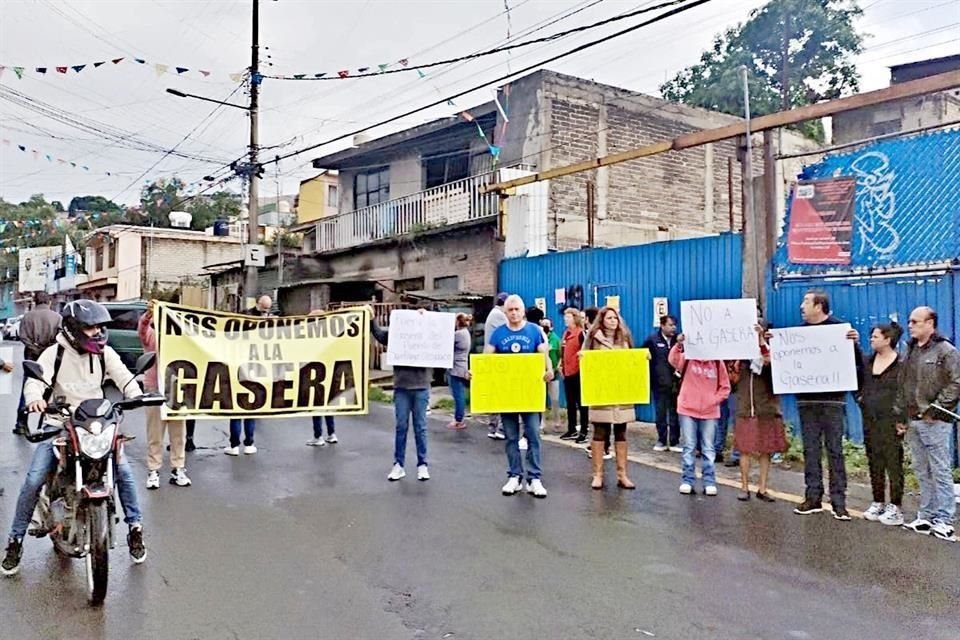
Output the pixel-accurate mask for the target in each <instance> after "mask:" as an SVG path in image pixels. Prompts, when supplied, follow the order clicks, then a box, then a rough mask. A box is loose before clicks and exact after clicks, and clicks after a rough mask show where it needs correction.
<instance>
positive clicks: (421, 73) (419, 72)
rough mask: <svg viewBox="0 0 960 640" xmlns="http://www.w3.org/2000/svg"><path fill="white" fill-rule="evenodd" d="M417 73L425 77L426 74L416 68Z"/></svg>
mask: <svg viewBox="0 0 960 640" xmlns="http://www.w3.org/2000/svg"><path fill="white" fill-rule="evenodd" d="M417 75H418V76H420V77H421V78H426V77H427V74H425V73H424V72H423V71H421V70H420V69H417Z"/></svg>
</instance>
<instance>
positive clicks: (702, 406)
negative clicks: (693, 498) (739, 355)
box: [668, 334, 730, 496]
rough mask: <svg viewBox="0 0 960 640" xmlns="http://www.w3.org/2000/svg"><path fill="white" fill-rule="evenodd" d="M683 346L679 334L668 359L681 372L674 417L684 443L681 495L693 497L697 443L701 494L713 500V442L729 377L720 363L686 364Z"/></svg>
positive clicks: (728, 391) (699, 361)
mask: <svg viewBox="0 0 960 640" xmlns="http://www.w3.org/2000/svg"><path fill="white" fill-rule="evenodd" d="M683 343H684V336H683V334H680V335H679V336H677V344H675V345H673V348H672V349H671V350H670V355H669V357H668V360H669V361H670V366H672V367H673V368H674V369H676V370H677V371H679V372H681V374H680V375H681V383H680V395H679V396H678V397H677V415H678V416H679V418H680V435H681V438H682V439H683V458H682V459H683V472H682V482H681V484H680V493H683V494H686V495H689V494H691V493H693V485H694V483H695V482H696V468H695V464H696V458H695V457H694V450H695V449H696V448H697V443H698V442H699V443H700V465H701V473H702V475H703V492H704V493H705V494H707V495H708V496H715V495H717V477H716V472H715V469H714V461H715V458H716V450H715V449H714V439H715V436H716V432H717V424H718V423H719V422H720V405H721V404H722V403H723V401H724V400H726V399H727V398H728V397H729V396H730V377H729V376H728V375H727V367H726V365H725V364H724V363H723V361H722V360H687V358H686V356H685V355H684V350H683Z"/></svg>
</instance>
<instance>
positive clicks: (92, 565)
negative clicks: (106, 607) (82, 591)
mask: <svg viewBox="0 0 960 640" xmlns="http://www.w3.org/2000/svg"><path fill="white" fill-rule="evenodd" d="M109 528H110V525H109V514H108V513H107V504H106V503H105V502H102V503H100V504H91V505H89V506H88V507H87V540H88V541H89V549H88V551H87V558H86V563H87V597H88V598H89V600H90V604H91V605H93V606H96V605H99V604H103V600H104V599H105V598H106V597H107V578H108V577H109V574H110V531H109Z"/></svg>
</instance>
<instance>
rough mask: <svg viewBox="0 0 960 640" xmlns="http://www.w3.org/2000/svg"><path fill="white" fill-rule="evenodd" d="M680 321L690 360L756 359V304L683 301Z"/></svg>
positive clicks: (745, 300)
mask: <svg viewBox="0 0 960 640" xmlns="http://www.w3.org/2000/svg"><path fill="white" fill-rule="evenodd" d="M680 318H681V322H682V323H683V335H684V337H685V338H686V342H685V343H684V352H685V353H686V356H687V358H688V359H690V360H753V359H754V358H758V357H760V344H759V341H758V338H757V331H756V326H757V301H756V300H754V299H753V298H741V299H737V300H684V301H682V302H681V303H680Z"/></svg>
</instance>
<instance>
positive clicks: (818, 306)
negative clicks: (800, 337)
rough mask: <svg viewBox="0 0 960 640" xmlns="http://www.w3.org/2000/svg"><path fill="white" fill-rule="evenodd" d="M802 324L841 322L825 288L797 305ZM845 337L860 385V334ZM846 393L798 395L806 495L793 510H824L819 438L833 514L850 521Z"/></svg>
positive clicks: (861, 360) (810, 292)
mask: <svg viewBox="0 0 960 640" xmlns="http://www.w3.org/2000/svg"><path fill="white" fill-rule="evenodd" d="M800 315H801V316H802V317H803V325H804V326H816V325H825V324H843V321H842V320H838V319H837V318H835V317H833V316H832V315H830V297H829V296H828V295H827V294H826V292H824V291H819V290H815V291H809V292H807V294H806V295H805V296H803V302H802V303H801V304H800ZM847 339H849V340H853V341H854V343H853V345H854V346H853V349H854V362H855V363H856V367H857V389H858V390H859V388H860V387H862V386H863V354H862V353H861V351H860V345H859V344H858V343H857V341H858V340H859V339H860V334H859V333H858V332H857V331H856V330H855V329H851V330H850V331H849V332H848V333H847ZM845 407H846V393H845V392H839V393H804V394H797V409H798V410H799V412H800V429H801V433H802V435H803V476H804V478H803V479H804V483H805V484H806V487H807V490H806V496H805V499H804V501H803V503H802V504H801V505H800V506H799V507H797V508H796V509H794V510H793V512H794V513H798V514H800V515H809V514H811V513H819V512H821V511H823V466H822V464H821V462H820V456H821V454H822V446H823V445H821V444H820V442H821V440H822V441H823V442H824V444H825V445H826V449H827V462H828V463H829V468H830V504H831V506H832V507H833V517H834V518H836V519H837V520H844V521H845V520H850V514H849V513H847V471H846V467H845V462H844V459H843V426H844V422H845V420H844V418H845V415H846V414H845V411H844V409H845Z"/></svg>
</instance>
